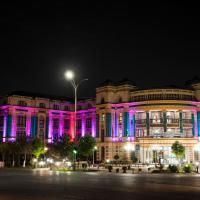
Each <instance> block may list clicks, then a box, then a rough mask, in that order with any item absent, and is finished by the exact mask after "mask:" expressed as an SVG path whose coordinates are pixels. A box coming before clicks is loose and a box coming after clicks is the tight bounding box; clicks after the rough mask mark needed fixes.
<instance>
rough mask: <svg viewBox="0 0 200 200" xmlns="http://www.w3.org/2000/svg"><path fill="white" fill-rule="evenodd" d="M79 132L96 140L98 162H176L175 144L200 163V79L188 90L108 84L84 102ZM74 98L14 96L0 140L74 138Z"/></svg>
mask: <svg viewBox="0 0 200 200" xmlns="http://www.w3.org/2000/svg"><path fill="white" fill-rule="evenodd" d="M76 118H77V123H76V124H77V132H76V136H77V137H81V136H84V135H85V134H86V133H89V134H91V135H92V136H93V137H95V138H96V142H97V147H98V148H97V151H96V158H97V160H98V161H106V160H113V157H114V156H115V155H119V157H120V159H131V158H132V157H136V158H137V159H138V162H140V163H156V162H158V160H159V159H162V160H163V162H164V163H172V162H174V161H175V158H174V155H173V154H172V152H171V146H172V144H173V143H174V142H175V141H179V142H180V143H182V144H183V145H184V146H185V148H186V154H185V161H186V162H192V163H195V162H196V161H199V160H200V141H199V138H200V80H193V81H192V82H190V84H189V85H188V86H187V87H185V88H178V87H172V86H170V87H163V88H154V89H138V88H137V87H136V85H135V84H134V83H132V82H130V81H128V80H122V81H120V82H117V83H114V82H112V81H105V82H104V83H102V84H101V85H99V86H98V87H97V88H96V99H86V100H79V101H78V105H77V116H76ZM73 133H74V104H73V99H67V98H60V97H57V98H56V97H50V96H45V95H36V94H31V93H23V92H14V93H11V94H10V95H7V96H3V97H2V98H1V106H0V138H1V140H2V141H6V140H11V141H12V140H18V139H20V138H21V137H22V136H24V135H26V136H27V137H39V138H41V139H43V140H44V141H45V142H46V143H47V142H48V143H51V142H53V140H54V139H56V138H58V137H59V136H60V135H62V134H69V135H70V137H71V139H72V140H73V139H74V135H73Z"/></svg>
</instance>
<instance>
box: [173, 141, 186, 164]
mask: <svg viewBox="0 0 200 200" xmlns="http://www.w3.org/2000/svg"><path fill="white" fill-rule="evenodd" d="M172 153H173V154H175V156H176V158H177V159H178V160H179V164H180V159H181V158H183V156H184V155H185V147H184V146H183V145H182V144H181V143H179V141H176V142H174V143H173V144H172Z"/></svg>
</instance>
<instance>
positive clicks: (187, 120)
mask: <svg viewBox="0 0 200 200" xmlns="http://www.w3.org/2000/svg"><path fill="white" fill-rule="evenodd" d="M183 123H184V124H192V119H183Z"/></svg>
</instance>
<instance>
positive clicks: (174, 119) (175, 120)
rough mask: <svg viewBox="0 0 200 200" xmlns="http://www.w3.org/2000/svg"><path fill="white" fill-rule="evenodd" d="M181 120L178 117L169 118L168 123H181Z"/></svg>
mask: <svg viewBox="0 0 200 200" xmlns="http://www.w3.org/2000/svg"><path fill="white" fill-rule="evenodd" d="M179 122H180V120H179V119H177V118H167V124H179Z"/></svg>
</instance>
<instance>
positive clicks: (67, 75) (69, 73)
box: [65, 70, 88, 139]
mask: <svg viewBox="0 0 200 200" xmlns="http://www.w3.org/2000/svg"><path fill="white" fill-rule="evenodd" d="M65 78H66V79H67V80H69V81H70V83H71V84H72V87H73V88H74V139H76V110H77V90H78V87H79V85H80V84H81V83H82V82H84V81H87V80H88V79H87V78H85V79H82V80H81V81H79V82H78V83H76V82H75V80H74V73H73V71H70V70H69V71H66V72H65Z"/></svg>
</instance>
